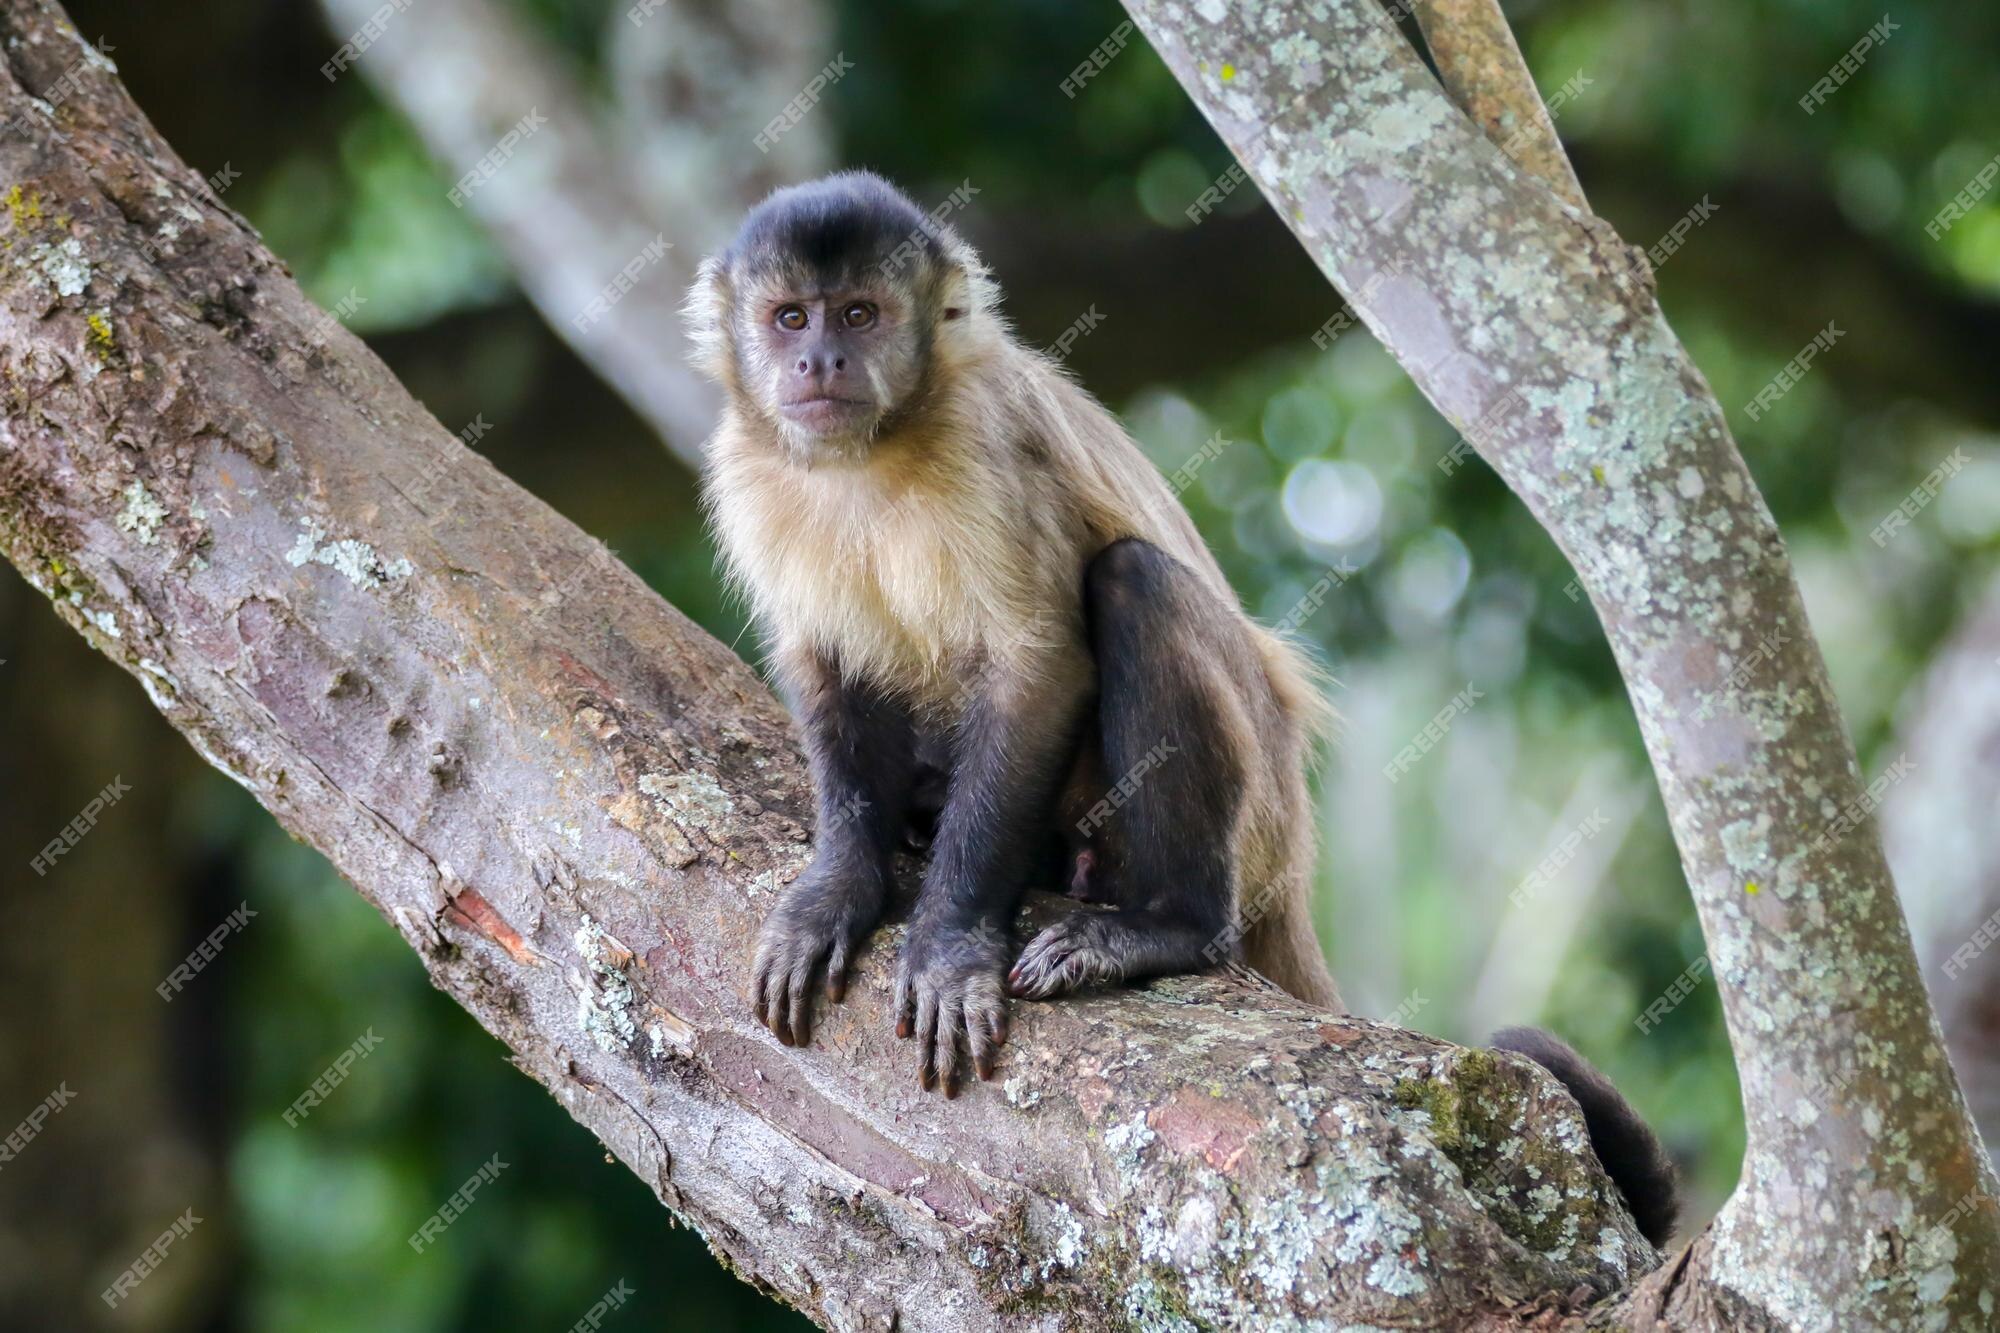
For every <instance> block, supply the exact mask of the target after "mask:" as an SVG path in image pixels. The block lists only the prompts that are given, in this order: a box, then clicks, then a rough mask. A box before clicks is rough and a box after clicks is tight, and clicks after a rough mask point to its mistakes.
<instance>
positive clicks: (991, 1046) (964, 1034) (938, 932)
mask: <svg viewBox="0 0 2000 1333" xmlns="http://www.w3.org/2000/svg"><path fill="white" fill-rule="evenodd" d="M1006 965H1007V938H1006V932H1005V931H1003V930H999V929H996V928H994V927H992V926H974V927H959V926H940V925H929V924H926V923H924V922H922V921H917V922H913V923H911V926H910V938H909V939H908V940H907V941H906V942H905V943H904V945H903V957H902V961H901V962H900V963H899V964H898V965H897V968H896V1035H897V1036H898V1037H905V1038H907V1037H911V1036H914V1037H916V1039H917V1047H918V1050H919V1052H920V1055H921V1058H922V1064H921V1069H920V1071H919V1073H918V1076H917V1081H918V1082H919V1083H920V1084H921V1085H922V1086H923V1089H924V1091H926V1092H929V1091H930V1090H931V1089H932V1088H935V1087H937V1086H938V1085H939V1084H940V1083H942V1084H943V1085H944V1095H945V1096H946V1097H956V1096H957V1095H958V1089H959V1084H960V1081H961V1075H962V1073H963V1072H964V1064H963V1062H962V1059H961V1057H962V1056H963V1055H970V1056H971V1060H972V1068H973V1069H974V1070H975V1071H976V1072H977V1073H978V1075H979V1077H981V1078H983V1079H990V1078H992V1077H993V1066H994V1061H995V1060H996V1059H997V1058H998V1056H999V1053H1000V1046H1001V1044H1002V1043H1003V1042H1005V1041H1006V1040H1007V996H1006V993H1005V992H1004V991H1003V990H1002V989H1001V985H1000V978H1001V969H1002V968H1004V967H1005V966H1006Z"/></svg>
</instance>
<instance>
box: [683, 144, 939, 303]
mask: <svg viewBox="0 0 2000 1333" xmlns="http://www.w3.org/2000/svg"><path fill="white" fill-rule="evenodd" d="M963 248H964V243H963V242H960V241H958V238H957V237H956V236H953V235H952V234H951V233H950V230H949V229H948V228H946V227H945V226H944V224H943V223H941V222H934V221H932V220H931V219H930V218H929V217H928V216H926V215H925V214H924V213H923V211H922V210H920V209H919V208H918V207H917V206H916V205H915V204H913V203H911V202H910V199H909V197H908V196H907V195H905V194H904V193H903V192H902V191H901V190H898V189H897V188H896V187H895V186H893V185H891V184H889V182H888V181H885V180H883V179H882V178H881V177H880V176H877V175H876V174H875V173H874V172H872V171H842V172H839V173H837V174H835V175H832V176H825V177H822V178H821V179H819V180H816V181H807V182H806V183H805V184H803V185H788V186H786V187H785V188H783V189H781V190H777V191H774V192H773V193H772V194H771V195H770V197H769V198H767V199H765V200H764V202H763V203H761V204H758V205H757V206H756V207H755V208H753V209H751V210H750V213H749V216H747V217H745V218H744V219H743V225H742V226H741V227H739V228H738V229H737V232H736V239H735V240H733V241H731V242H730V244H729V248H728V249H727V250H726V251H724V252H723V256H722V258H723V262H724V263H726V264H727V265H728V266H729V267H730V268H731V269H732V270H734V271H737V272H743V271H757V270H762V269H766V268H768V267H771V266H775V265H779V264H785V263H792V262H797V263H802V264H804V265H806V266H808V267H810V268H811V269H812V271H813V273H814V275H816V276H821V277H826V278H839V279H845V280H848V281H853V280H856V279H858V278H860V277H861V276H863V274H864V272H865V271H867V270H878V271H879V269H880V268H881V266H882V265H883V264H885V263H889V262H892V261H893V260H895V259H897V258H905V259H908V258H916V257H919V256H920V257H922V258H923V259H925V260H928V261H930V262H931V263H933V264H947V263H951V262H953V260H954V259H955V258H956V256H955V255H954V254H953V251H954V250H962V249H963ZM899 250H901V251H902V255H901V256H899V255H898V251H899Z"/></svg>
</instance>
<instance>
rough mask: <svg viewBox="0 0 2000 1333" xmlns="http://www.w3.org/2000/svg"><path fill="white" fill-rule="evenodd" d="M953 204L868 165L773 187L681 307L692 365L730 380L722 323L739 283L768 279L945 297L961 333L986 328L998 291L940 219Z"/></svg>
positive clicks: (802, 286)
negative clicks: (922, 194)
mask: <svg viewBox="0 0 2000 1333" xmlns="http://www.w3.org/2000/svg"><path fill="white" fill-rule="evenodd" d="M950 207H951V205H950V204H946V205H942V206H940V207H939V208H938V209H935V210H933V211H932V212H930V213H926V212H924V211H923V210H922V209H920V208H918V207H917V206H916V204H914V203H912V202H911V201H910V198H909V196H908V195H906V194H904V193H903V192H902V191H901V190H898V189H897V188H896V187H895V186H894V185H891V184H890V183H889V182H888V181H886V180H884V179H882V177H880V176H878V175H876V174H875V173H874V172H872V171H842V172H836V173H835V174H833V175H831V176H824V177H821V178H820V179H819V180H816V181H807V182H806V183H804V184H802V185H788V186H785V187H784V188H782V189H779V190H776V191H773V192H772V193H771V195H770V196H769V197H768V198H766V199H765V200H764V201H763V202H762V203H760V204H758V205H757V206H756V207H755V208H753V209H751V210H750V212H749V214H748V216H746V217H745V218H744V219H743V225H742V226H741V227H739V228H738V229H737V232H736V236H735V239H733V240H732V241H730V243H729V245H728V246H727V247H726V248H724V249H723V250H722V252H721V253H719V254H716V255H713V256H711V257H709V258H708V259H705V260H703V261H702V264H701V269H700V271H699V273H698V274H697V275H696V277H695V283H694V287H693V289H692V290H691V291H689V293H688V300H687V305H686V308H685V314H686V316H687V324H688V336H689V339H690V340H691V341H692V342H693V344H694V361H695V364H696V366H697V367H698V368H700V369H701V370H702V371H703V372H704V373H706V374H707V375H709V376H710V377H712V378H714V379H718V380H721V381H723V382H724V383H731V382H732V381H733V377H734V372H735V365H734V362H733V360H732V357H733V355H734V349H733V346H732V338H731V330H730V328H729V326H728V321H729V318H730V315H731V312H732V309H733V308H734V307H735V305H736V304H737V302H738V301H739V300H741V299H744V298H746V297H747V295H748V293H747V292H746V291H744V290H739V288H754V287H756V286H758V285H759V284H761V283H766V282H776V283H779V284H783V285H788V286H790V287H792V288H793V289H794V290H795V291H798V292H805V291H808V290H811V289H814V288H819V287H826V288H832V289H847V290H855V289H863V288H866V287H868V286H870V285H871V284H872V285H875V286H883V285H891V284H893V285H895V286H897V287H900V288H902V289H904V290H906V291H913V292H918V293H922V294H923V295H924V296H926V297H929V298H934V299H937V298H941V299H942V300H944V301H947V302H948V303H949V305H950V306H951V311H950V313H949V314H948V315H947V318H950V319H952V320H953V321H954V322H955V323H956V324H957V325H958V326H959V327H960V328H961V329H963V328H965V327H967V326H975V325H983V324H986V323H987V322H988V319H987V318H986V317H990V316H993V315H994V314H995V311H996V307H997V304H998V295H997V293H996V291H995V290H994V288H993V285H992V283H991V280H990V279H989V278H988V277H987V275H986V267H985V265H984V264H982V263H981V262H980V259H979V255H978V253H977V252H976V251H974V250H973V248H972V247H971V246H970V245H968V244H966V242H965V241H964V239H963V238H961V237H960V236H959V234H958V233H957V232H956V231H954V230H952V228H951V227H949V226H948V225H946V224H945V223H944V221H943V220H942V215H943V214H944V213H945V212H947V211H949V209H950ZM960 316H970V317H971V318H963V319H961V318H959V317H960ZM959 336H960V337H966V336H972V335H969V334H963V333H961V334H960V335H959Z"/></svg>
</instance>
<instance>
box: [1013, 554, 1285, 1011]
mask: <svg viewBox="0 0 2000 1333" xmlns="http://www.w3.org/2000/svg"><path fill="white" fill-rule="evenodd" d="M1084 600H1085V608H1086V614H1087V616H1088V619H1089V624H1090V643H1091V651H1092V652H1093V653H1094V654H1095V655H1096V658H1097V678H1098V703H1097V722H1098V729H1099V732H1100V733H1101V735H1102V737H1103V747H1104V753H1103V764H1104V767H1103V771H1104V773H1105V775H1106V778H1107V785H1106V787H1105V789H1104V790H1103V792H1102V793H1101V796H1100V799H1099V800H1098V801H1096V802H1095V803H1094V804H1093V805H1092V806H1091V807H1090V811H1089V815H1088V818H1089V819H1091V820H1093V821H1094V822H1095V823H1096V825H1097V826H1098V832H1099V834H1100V836H1102V837H1103V838H1104V839H1106V840H1107V841H1109V842H1111V843H1112V844H1113V845H1115V846H1116V848H1117V849H1118V850H1117V856H1116V867H1117V871H1116V873H1117V880H1118V882H1117V884H1116V885H1115V886H1114V890H1113V892H1114V894H1115V897H1116V900H1117V901H1118V902H1119V903H1120V904H1121V906H1120V907H1119V909H1118V910H1116V911H1112V912H1076V913H1073V914H1071V915H1070V916H1068V917H1066V918H1064V919H1063V920H1062V921H1060V922H1058V923H1057V924H1055V925H1053V926H1050V927H1049V928H1048V929H1047V930H1045V931H1043V932H1042V933H1041V934H1040V935H1038V936H1036V937H1035V939H1034V940H1033V941H1032V942H1031V943H1030V944H1029V945H1028V947H1027V948H1026V949H1024V950H1023V951H1022V953H1021V957H1020V959H1019V961H1017V962H1016V963H1015V964H1014V970H1013V972H1012V973H1011V974H1010V975H1009V978H1008V982H1009V986H1010V988H1011V989H1012V991H1013V993H1014V994H1016V995H1019V996H1022V997H1025V998H1028V999H1047V998H1048V997H1050V996H1053V995H1059V994H1061V993H1063V992H1065V991H1070V990H1075V989H1076V988H1078V987H1080V986H1086V985H1090V984H1092V983H1095V982H1115V981H1124V980H1128V979H1133V978H1138V977H1147V976H1159V975H1163V974H1167V973H1175V972H1195V971H1199V970H1201V969H1202V968H1205V967H1210V966H1213V965H1214V964H1215V963H1217V962H1220V961H1222V960H1224V959H1226V958H1228V957H1230V956H1231V954H1232V952H1233V945H1234V942H1235V940H1234V932H1233V931H1231V930H1230V929H1229V922H1230V905H1231V902H1232V898H1233V895H1234V893H1235V870H1234V867H1233V865H1232V864H1231V856H1232V852H1233V848H1232V842H1233V833H1234V830H1235V828H1236V823H1237V819H1238V814H1239V808H1240V805H1241V801H1242V796H1241V792H1242V786H1243V775H1244V764H1243V759H1242V756H1243V754H1244V747H1245V746H1246V745H1249V744H1253V743H1254V737H1251V736H1249V735H1247V734H1246V730H1247V725H1248V724H1247V723H1246V722H1244V721H1242V720H1241V714H1242V711H1243V710H1241V709H1240V708H1231V707H1229V706H1228V705H1229V703H1230V700H1229V699H1228V698H1227V695H1226V692H1227V691H1228V690H1230V689H1231V688H1233V685H1232V682H1233V681H1234V680H1241V679H1243V678H1244V677H1243V676H1242V674H1241V673H1242V672H1245V671H1249V670H1252V669H1255V663H1254V661H1253V660H1252V659H1251V658H1250V656H1249V654H1248V652H1247V651H1246V650H1245V647H1244V645H1242V643H1241V642H1240V641H1241V638H1242V636H1241V631H1240V629H1239V627H1238V626H1237V625H1236V624H1235V622H1234V621H1233V620H1232V619H1231V618H1230V617H1229V616H1228V615H1227V613H1226V611H1225V609H1224V608H1223V607H1222V606H1221V605H1220V604H1219V603H1218V601H1217V599H1216V597H1215V595H1214V594H1213V593H1212V592H1210V591H1209V590H1208V589H1207V588H1205V587H1203V586H1201V584H1200V583H1199V582H1198V581H1197V580H1196V577H1195V575H1194V574H1193V573H1192V572H1191V571H1189V570H1188V569H1187V568H1186V567H1185V566H1183V565H1182V564H1180V563H1179V562H1178V561H1176V560H1175V559H1174V558H1173V557H1171V556H1169V555H1167V554H1166V553H1165V552H1164V551H1162V550H1160V549H1159V548H1158V547H1156V546H1154V545H1152V544H1151V543H1150V542H1145V541H1140V540H1137V539H1135V538H1127V539H1125V540H1123V541H1119V542H1114V543H1113V544H1112V545H1110V546H1108V547H1106V548H1105V549H1104V551H1103V552H1101V553H1100V554H1099V555H1098V556H1097V557H1096V558H1095V559H1094V560H1092V561H1091V562H1090V566H1089V568H1088V569H1087V570H1086V571H1085V574H1084Z"/></svg>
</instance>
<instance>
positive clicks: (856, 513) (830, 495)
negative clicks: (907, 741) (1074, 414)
mask: <svg viewBox="0 0 2000 1333" xmlns="http://www.w3.org/2000/svg"><path fill="white" fill-rule="evenodd" d="M726 481H727V484H724V485H721V486H718V487H717V488H716V491H715V497H716V498H715V501H714V503H713V506H712V508H713V513H714V517H715V521H716V529H717V534H718V538H719V540H720V542H721V545H722V547H723V551H724V554H725V557H726V559H727V561H728V564H729V567H730V570H731V572H732V574H733V576H734V577H735V578H736V579H737V580H738V582H739V583H740V584H741V585H742V587H743V588H744V590H745V591H746V592H747V593H748V595H749V598H750V601H751V604H752V607H753V609H754V611H755V613H756V615H757V617H758V619H759V621H760V622H762V623H763V624H764V625H765V626H767V627H770V628H772V629H775V630H778V631H780V632H781V633H783V634H784V635H786V636H787V637H788V638H790V639H791V640H792V641H793V642H794V643H795V644H796V645H797V646H800V647H808V648H811V649H813V650H815V651H818V652H821V653H824V654H825V655H827V656H829V657H831V658H832V659H834V660H836V661H838V662H839V663H840V666H841V669H842V671H843V672H844V673H846V674H849V675H857V676H865V677H867V678H869V679H871V680H874V681H877V682H880V683H881V684H883V685H885V686H888V687H891V688H894V689H897V690H899V691H900V692H903V693H904V694H906V695H907V696H908V697H910V698H911V699H913V700H915V701H918V702H923V703H928V704H932V705H935V706H939V707H945V708H952V709H954V710H955V708H956V706H957V705H958V704H959V703H961V702H962V701H963V697H964V687H965V685H966V683H967V681H968V679H969V678H970V677H971V676H973V675H974V674H976V673H977V672H978V671H979V670H980V669H982V668H983V667H984V666H985V665H986V664H987V663H989V662H994V661H1013V660H1018V659H1019V658H1021V657H1022V656H1023V655H1025V654H1029V653H1032V652H1034V651H1036V650H1037V649H1039V648H1042V647H1045V646H1047V644H1048V641H1049V640H1050V639H1051V638H1052V637H1053V636H1054V635H1055V634H1057V633H1060V632H1061V630H1062V628H1063V624H1062V622H1064V621H1066V620H1069V619H1071V618H1072V616H1073V614H1074V610H1073V606H1066V604H1069V603H1074V602H1075V601H1076V590H1075V588H1074V582H1075V581H1074V579H1065V578H1063V577H1061V576H1060V571H1058V570H1057V569H1055V568H1054V563H1055V562H1054V560H1053V558H1052V557H1053V556H1054V552H1053V551H1052V550H1051V549H1050V547H1051V546H1052V544H1051V543H1034V542H1023V541H1022V540H1021V538H1020V534H1021V532H1022V531H1023V530H1024V523H1023V518H1022V515H1021V513H1020V512H1019V509H1020V507H1021V505H1022V502H1023V497H1022V496H1021V495H1020V494H1019V485H1018V482H1016V485H1015V494H1014V495H1012V496H1010V495H1008V494H1006V493H1005V491H1004V490H1003V488H1002V486H1001V485H1000V484H999V483H998V482H997V479H991V478H986V477H982V476H978V475H974V476H970V477H968V476H965V475H958V476H954V477H951V478H941V477H937V476H934V475H928V476H927V475H922V474H919V475H915V476H911V475H899V474H897V473H896V472H893V471H890V470H887V469H875V468H857V469H838V470H834V469H827V470H822V471H816V472H804V471H800V470H796V469H783V470H777V469H766V468H746V469H743V470H742V471H741V472H740V473H739V474H738V475H736V476H733V477H730V478H728V479H726ZM1052 606H1056V607H1064V608H1065V610H1066V611H1067V612H1068V614H1065V613H1064V612H1061V611H1059V612H1057V613H1055V614H1052V613H1051V611H1050V607H1052Z"/></svg>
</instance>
